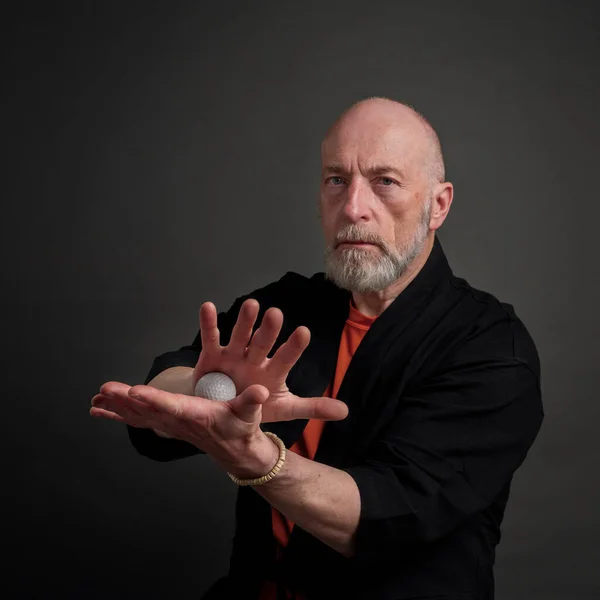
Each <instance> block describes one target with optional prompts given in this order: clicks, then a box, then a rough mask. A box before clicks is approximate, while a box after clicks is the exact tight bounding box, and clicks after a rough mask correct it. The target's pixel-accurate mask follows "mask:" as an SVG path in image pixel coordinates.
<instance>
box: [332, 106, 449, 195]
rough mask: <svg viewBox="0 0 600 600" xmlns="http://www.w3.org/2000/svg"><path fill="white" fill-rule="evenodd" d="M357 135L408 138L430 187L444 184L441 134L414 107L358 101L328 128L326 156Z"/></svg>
mask: <svg viewBox="0 0 600 600" xmlns="http://www.w3.org/2000/svg"><path fill="white" fill-rule="evenodd" d="M356 134H358V135H361V136H364V137H363V139H364V138H366V137H374V136H375V137H376V136H381V135H384V134H386V135H388V136H395V137H399V136H403V137H405V138H407V140H409V141H410V147H411V152H412V153H413V154H414V155H415V158H416V159H417V160H418V161H419V163H420V166H421V168H422V169H423V172H424V175H425V177H426V179H427V180H428V181H429V184H430V185H434V184H436V183H440V182H443V181H444V178H445V167H444V159H443V155H442V148H441V145H440V140H439V138H438V135H437V133H436V132H435V130H434V129H433V127H432V126H431V124H430V123H429V121H427V119H426V118H425V117H424V116H423V115H422V114H421V113H419V112H417V111H416V110H415V109H414V108H412V107H411V106H408V105H407V104H403V103H401V102H397V101H395V100H390V99H389V98H380V97H372V98H366V99H365V100H360V101H359V102H356V103H355V104H353V105H352V106H351V107H350V108H348V109H347V110H345V111H344V112H343V113H342V114H341V115H340V116H339V117H338V119H337V120H336V121H335V122H334V123H333V125H332V126H331V127H330V128H329V129H328V131H327V133H326V134H325V137H324V139H323V142H322V145H321V150H322V155H323V154H324V153H325V152H326V151H327V148H328V147H331V145H332V143H333V144H336V143H339V140H340V137H345V136H348V135H356Z"/></svg>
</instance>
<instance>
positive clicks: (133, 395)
mask: <svg viewBox="0 0 600 600" xmlns="http://www.w3.org/2000/svg"><path fill="white" fill-rule="evenodd" d="M129 395H130V396H131V397H132V398H133V399H134V400H141V399H142V397H141V396H140V395H139V394H136V393H135V392H129Z"/></svg>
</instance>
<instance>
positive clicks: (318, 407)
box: [275, 396, 348, 421]
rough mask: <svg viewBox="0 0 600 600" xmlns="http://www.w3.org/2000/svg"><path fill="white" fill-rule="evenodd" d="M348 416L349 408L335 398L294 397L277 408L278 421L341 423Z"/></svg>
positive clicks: (276, 416)
mask: <svg viewBox="0 0 600 600" xmlns="http://www.w3.org/2000/svg"><path fill="white" fill-rule="evenodd" d="M347 416H348V406H347V405H346V404H345V403H344V402H342V401H341V400H336V399H334V398H299V397H298V396H294V397H293V398H291V399H288V400H287V401H285V402H282V403H280V404H279V405H278V406H277V410H276V412H275V418H276V420H277V421H292V420H294V419H321V420H322V421H341V420H342V419H345V418H346V417H347Z"/></svg>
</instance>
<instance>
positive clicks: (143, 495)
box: [2, 0, 600, 600]
mask: <svg viewBox="0 0 600 600" xmlns="http://www.w3.org/2000/svg"><path fill="white" fill-rule="evenodd" d="M21 6H22V8H20V9H19V14H17V13H16V12H14V10H15V9H13V12H12V13H5V14H4V16H3V22H2V25H3V28H4V29H5V32H4V35H3V43H4V44H5V45H6V53H5V57H7V58H8V64H7V65H5V69H4V70H3V73H4V76H3V79H4V83H5V86H4V94H3V97H2V98H3V110H2V118H3V127H2V131H3V135H2V139H3V142H4V146H5V159H4V161H3V165H4V167H5V169H4V171H5V175H4V178H3V182H4V186H3V188H4V192H3V194H2V195H3V199H4V201H5V202H3V206H4V209H3V211H4V214H3V219H2V228H3V235H2V242H3V249H4V250H5V254H4V261H3V274H4V281H5V286H4V288H5V293H4V294H3V295H2V300H3V315H4V317H5V327H4V340H3V342H4V344H3V347H4V354H5V359H4V361H3V365H4V369H3V371H4V373H3V381H4V390H3V392H4V394H3V406H4V411H3V413H2V417H3V420H4V421H5V424H4V427H3V433H2V439H3V442H4V444H5V446H6V450H5V452H4V453H3V462H4V463H5V466H4V469H3V475H2V482H3V483H2V488H3V496H4V498H5V500H7V501H8V503H7V504H6V508H5V510H4V511H3V512H4V514H3V519H2V520H3V530H4V534H3V537H2V539H3V541H4V546H5V550H7V551H8V555H9V558H10V563H9V564H8V568H7V570H6V572H5V575H4V576H3V578H4V582H3V590H4V591H7V592H9V593H8V597H11V598H55V597H60V598H93V599H95V598H103V599H104V598H111V599H114V598H137V597H144V598H147V599H153V598H186V599H187V598H189V599H192V598H198V597H199V595H200V594H201V593H202V592H203V591H204V590H205V589H206V588H207V587H208V586H209V585H210V583H211V582H212V581H213V580H214V579H215V578H216V577H218V576H219V575H220V574H221V573H222V572H224V571H225V569H226V567H227V561H228V556H229V550H230V543H231V535H232V531H233V514H232V508H233V502H234V496H235V491H236V488H235V486H234V485H233V484H232V483H231V481H229V479H228V478H227V476H226V475H225V474H224V473H222V472H220V471H219V470H218V469H217V468H216V467H215V466H214V465H213V464H212V463H211V462H210V459H207V458H206V457H197V458H190V459H186V460H183V461H179V462H173V463H170V464H159V463H154V462H151V461H149V460H147V459H145V458H142V457H140V456H138V455H137V454H136V453H135V452H134V450H133V448H132V447H131V446H130V445H129V442H128V439H127V435H126V431H125V429H124V427H122V426H120V425H118V424H115V423H111V422H107V421H106V422H105V421H102V420H95V419H92V418H91V417H89V416H88V409H89V405H90V399H91V398H92V396H93V395H94V394H95V393H96V392H97V390H98V388H99V387H100V385H102V383H104V382H105V381H108V380H118V381H124V382H126V383H129V384H132V385H133V384H136V383H142V382H143V380H144V378H145V376H146V374H147V372H148V370H149V368H150V366H151V363H152V360H153V358H154V357H155V356H156V355H158V354H160V353H162V352H165V351H167V350H171V349H176V348H179V347H180V346H181V345H184V344H188V343H190V342H191V341H192V340H193V338H194V336H195V334H196V332H197V329H198V309H199V306H200V304H201V303H202V302H204V301H206V300H212V301H214V302H215V303H216V304H217V307H218V308H219V309H224V308H227V307H228V306H229V305H230V303H231V302H232V301H233V300H234V298H235V297H237V296H239V295H241V294H243V293H246V292H247V291H250V290H252V289H255V288H256V287H259V286H261V285H264V284H266V283H268V282H270V281H272V280H273V279H275V278H278V277H280V276H281V275H283V273H285V272H286V271H288V270H295V271H297V272H300V273H303V274H305V275H310V274H311V273H313V272H314V271H318V270H321V269H322V262H321V256H322V239H321V232H320V228H319V223H318V218H317V208H316V201H317V189H318V168H319V154H318V152H319V142H320V139H321V136H322V135H323V133H324V131H325V129H326V127H327V126H328V125H329V124H330V123H331V121H332V120H333V119H334V118H335V117H336V116H337V115H338V114H339V112H340V111H342V110H343V109H345V108H346V107H347V106H348V105H349V104H351V103H352V102H354V101H356V100H358V99H361V98H364V97H366V96H371V95H384V96H390V97H392V98H395V99H398V100H402V101H405V102H408V103H410V104H413V105H414V106H415V107H416V108H417V109H419V110H420V111H422V112H423V113H424V114H425V115H426V116H427V117H428V118H429V119H430V120H431V121H432V123H433V125H434V127H436V128H437V130H438V132H439V134H440V137H441V139H442V143H443V147H444V150H445V155H446V160H447V167H448V178H449V179H450V180H451V181H452V182H454V184H455V201H454V204H453V207H452V209H451V213H450V216H449V218H448V219H447V221H446V223H445V224H444V226H443V228H442V230H441V232H440V239H441V241H442V243H443V245H444V248H445V250H446V252H447V255H448V257H449V260H450V262H451V265H452V267H453V268H454V271H455V273H456V274H457V275H459V276H462V277H465V278H466V279H467V280H468V281H469V282H470V283H471V284H472V285H474V286H475V287H479V288H483V289H485V290H487V291H490V292H492V293H493V294H495V295H496V296H497V297H499V298H500V299H501V300H503V301H506V302H510V303H512V304H513V305H514V306H515V309H516V311H517V314H518V315H519V316H520V317H521V318H522V319H523V321H524V322H525V324H526V326H527V327H528V328H529V330H530V332H531V334H532V335H533V337H534V339H535V341H536V343H537V345H538V348H539V351H540V356H541V360H542V366H543V389H544V401H545V409H546V415H547V416H546V420H545V423H544V426H543V429H542V432H541V434H540V436H539V438H538V440H537V442H536V444H535V446H534V448H533V450H532V451H531V453H530V456H529V458H528V460H527V461H526V463H525V464H524V466H523V467H522V468H521V469H520V470H519V471H518V472H517V475H516V477H515V481H514V487H513V492H512V497H511V500H510V503H509V506H508V510H507V513H506V519H505V523H504V536H503V540H502V542H501V544H500V546H499V553H498V562H497V569H496V574H497V590H498V591H497V596H498V598H499V599H500V600H525V599H527V600H537V599H544V600H553V599H561V600H563V599H564V600H572V599H588V598H589V599H591V598H598V597H599V596H600V583H599V576H598V565H599V564H600V555H599V551H598V534H599V533H600V516H599V514H600V513H599V510H598V506H599V505H600V491H599V485H598V458H599V452H598V445H597V439H598V436H597V428H598V421H599V417H600V410H599V406H600V403H599V402H598V398H597V394H596V385H595V374H596V372H597V363H598V358H599V352H598V347H597V341H598V333H599V321H598V316H597V309H598V301H599V296H600V294H599V289H598V288H599V284H598V267H597V258H596V243H595V235H596V224H597V221H598V217H599V216H600V214H599V213H600V211H599V210H598V176H597V174H598V139H599V134H600V121H599V119H598V106H599V103H600V94H599V92H600V83H599V71H598V59H599V58H600V56H599V41H598V19H597V17H596V9H595V3H594V2H574V3H568V2H550V1H545V2H524V1H519V2H464V1H463V2H458V1H454V2H452V1H447V2H436V3H433V2H426V1H424V2H387V3H373V2H367V1H364V2H350V1H349V0H346V1H344V2H324V3H323V2H306V1H303V2H281V1H279V2H239V3H233V2H215V3H202V2H162V3H161V2H148V1H146V2H118V3H117V2H80V3H69V4H66V3H65V4H62V3H50V2H48V3H44V4H42V3H38V4H32V3H22V5H21ZM4 566H5V567H6V566H7V565H6V563H5V564H4ZM4 591H3V594H2V595H3V596H4V597H7V596H5V595H4Z"/></svg>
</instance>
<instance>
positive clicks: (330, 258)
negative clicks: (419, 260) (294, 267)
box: [325, 202, 431, 294]
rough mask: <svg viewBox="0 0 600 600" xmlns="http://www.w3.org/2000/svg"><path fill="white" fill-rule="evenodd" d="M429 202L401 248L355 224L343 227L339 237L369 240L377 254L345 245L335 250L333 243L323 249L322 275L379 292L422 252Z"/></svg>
mask: <svg viewBox="0 0 600 600" xmlns="http://www.w3.org/2000/svg"><path fill="white" fill-rule="evenodd" d="M430 215H431V202H429V206H427V207H426V208H425V210H424V211H423V214H422V215H421V219H420V222H419V226H418V229H417V231H416V232H415V235H414V236H413V237H412V239H410V240H409V241H408V242H407V243H405V244H404V245H403V246H402V247H400V248H395V247H391V246H389V245H388V244H386V243H385V242H384V241H383V240H381V239H379V238H377V237H374V236H372V235H365V233H364V232H363V231H362V229H361V228H360V227H358V226H356V225H354V224H352V225H348V226H347V227H344V228H343V229H342V230H341V231H340V232H339V233H338V236H340V237H341V238H342V239H347V240H358V239H362V240H364V241H368V242H372V243H375V244H378V245H379V251H380V255H379V256H373V251H372V250H370V249H368V248H367V249H361V248H346V249H343V250H337V251H336V250H335V249H334V246H333V245H330V246H327V248H326V249H325V276H326V278H327V279H329V280H331V281H333V283H335V284H336V285H337V286H338V287H340V288H342V289H344V290H348V291H350V292H356V293H360V294H365V293H369V292H379V291H381V290H384V289H385V288H387V287H389V286H390V285H392V284H393V283H394V282H395V281H397V280H398V279H399V278H400V277H402V275H404V273H406V270H407V269H408V267H409V266H410V264H411V263H412V262H413V260H414V259H415V258H416V257H417V256H418V255H419V254H420V253H421V252H422V250H423V247H424V246H425V242H426V240H427V236H428V234H429V217H430Z"/></svg>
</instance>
